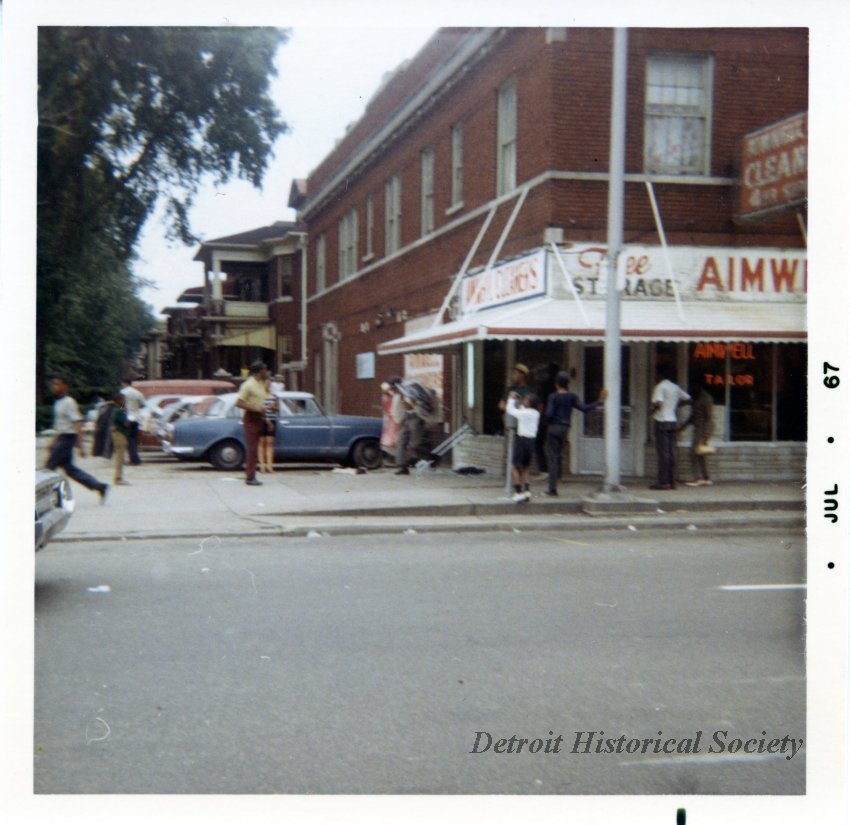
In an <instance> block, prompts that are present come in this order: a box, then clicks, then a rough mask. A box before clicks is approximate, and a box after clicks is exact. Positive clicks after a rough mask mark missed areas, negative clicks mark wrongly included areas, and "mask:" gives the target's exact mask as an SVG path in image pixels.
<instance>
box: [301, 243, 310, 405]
mask: <svg viewBox="0 0 850 825" xmlns="http://www.w3.org/2000/svg"><path fill="white" fill-rule="evenodd" d="M309 360H310V359H309V357H308V355H307V236H306V235H303V236H302V237H301V363H302V364H303V365H304V367H303V370H302V380H301V381H302V386H301V389H302V390H303V389H304V385H305V384H306V382H307V365H308V364H309Z"/></svg>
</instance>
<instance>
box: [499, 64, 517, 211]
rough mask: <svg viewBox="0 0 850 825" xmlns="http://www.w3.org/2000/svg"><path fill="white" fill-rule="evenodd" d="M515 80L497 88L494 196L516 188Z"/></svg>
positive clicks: (512, 79)
mask: <svg viewBox="0 0 850 825" xmlns="http://www.w3.org/2000/svg"><path fill="white" fill-rule="evenodd" d="M516 125H517V106H516V78H511V79H510V80H508V81H506V82H505V83H503V84H502V85H501V86H500V87H499V93H498V105H497V127H496V132H497V133H496V143H497V146H496V194H497V195H504V194H505V193H506V192H510V191H511V190H512V189H515V188H516V131H517V130H516Z"/></svg>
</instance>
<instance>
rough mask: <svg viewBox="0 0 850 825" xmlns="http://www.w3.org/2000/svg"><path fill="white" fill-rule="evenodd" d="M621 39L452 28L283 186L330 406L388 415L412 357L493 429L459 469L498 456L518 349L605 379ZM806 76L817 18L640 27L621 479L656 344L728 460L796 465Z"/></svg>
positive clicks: (314, 360)
mask: <svg viewBox="0 0 850 825" xmlns="http://www.w3.org/2000/svg"><path fill="white" fill-rule="evenodd" d="M612 50H613V31H612V30H610V29H552V28H548V29H547V28H534V29H530V28H516V29H491V28H487V29H478V28H476V29H443V30H440V31H439V32H437V33H436V34H435V35H434V36H433V37H432V38H431V40H430V41H429V42H428V43H427V44H426V45H425V46H424V47H423V49H422V50H421V51H420V52H419V53H418V54H417V55H415V56H413V57H412V58H411V59H410V60H409V61H408V62H406V63H405V64H403V65H402V66H401V67H399V68H398V69H397V70H396V71H395V72H394V73H393V74H392V75H391V76H390V77H388V79H387V80H386V82H385V83H384V85H383V87H382V88H381V89H379V90H378V92H377V93H376V94H375V96H374V97H373V99H372V100H371V101H370V102H369V104H368V106H367V108H366V111H365V113H364V115H363V116H362V118H361V119H360V120H359V121H358V122H357V123H356V124H354V125H353V126H352V128H350V130H349V131H348V132H347V133H346V135H345V136H344V138H343V139H342V140H341V141H340V142H339V143H338V145H337V146H336V147H335V149H334V150H333V151H332V152H331V153H330V154H329V155H328V156H327V157H326V158H325V159H324V160H323V161H322V162H321V163H320V164H319V166H318V167H317V168H316V169H315V170H314V171H313V172H312V174H311V175H310V177H309V178H308V179H307V181H306V183H305V182H303V181H299V182H297V185H294V186H293V189H292V193H291V195H290V206H292V207H294V208H296V209H297V210H298V216H299V220H300V221H302V222H303V224H304V225H305V226H306V230H307V238H308V242H307V249H306V255H305V257H304V267H305V269H304V272H303V275H304V283H305V284H306V292H305V302H306V318H307V334H306V347H307V351H306V352H304V353H301V354H300V356H299V358H300V359H301V360H302V361H306V363H307V370H306V372H305V379H306V388H307V389H312V390H314V391H315V392H316V393H317V394H318V395H319V397H320V398H321V399H322V400H323V402H324V403H325V405H326V406H327V407H328V408H330V409H331V410H344V411H345V412H347V413H356V414H374V413H375V411H376V408H377V404H378V397H379V384H380V381H381V380H382V379H383V378H384V377H386V376H388V375H391V374H407V375H413V374H416V375H417V376H419V377H420V378H422V380H424V381H426V382H430V383H432V384H433V385H434V386H435V387H437V388H438V389H439V390H440V392H441V396H442V403H443V405H444V410H445V416H446V428H447V429H456V428H457V427H458V426H459V425H460V424H461V423H462V422H464V421H468V422H469V423H471V424H472V425H473V427H474V428H475V429H476V431H477V432H478V433H479V435H478V436H477V437H476V438H474V439H470V440H468V441H466V442H464V445H463V448H462V449H459V450H458V453H457V455H456V456H455V460H456V462H462V463H466V462H470V463H476V464H478V465H479V466H488V467H489V466H492V467H493V468H498V467H499V466H500V463H501V449H502V440H501V439H500V438H499V437H498V434H499V432H500V430H501V426H502V422H501V417H500V415H499V413H498V411H497V403H498V401H499V399H500V397H501V395H502V393H503V392H504V388H505V386H506V382H507V379H508V375H509V371H510V367H511V365H512V364H513V363H515V362H517V361H519V362H522V363H525V364H526V365H528V366H529V367H530V368H531V371H532V376H533V381H534V382H535V383H540V382H542V381H543V379H544V377H545V375H546V372H547V370H548V368H549V365H551V364H556V365H558V366H559V367H561V368H564V369H567V370H568V371H569V372H570V374H571V375H572V377H573V388H574V389H575V390H576V391H577V392H578V393H579V394H580V395H582V396H583V397H589V398H593V397H595V396H596V395H597V394H598V391H599V389H600V388H601V382H602V339H603V336H604V323H605V322H604V304H605V300H604V294H605V291H606V284H605V277H604V267H603V264H604V261H605V254H606V249H605V242H606V232H607V229H606V224H607V196H608V174H607V169H608V156H609V128H610V106H611V102H610V99H611V75H612ZM807 88H808V37H807V32H806V31H805V30H803V29H708V30H682V29H631V30H629V33H628V99H627V116H626V121H627V126H626V147H627V148H626V188H625V218H624V244H625V246H624V253H623V255H622V257H621V259H620V270H621V274H620V276H619V277H618V280H619V281H620V283H619V284H618V288H621V289H622V304H621V306H622V310H621V314H622V320H621V328H622V341H623V361H622V363H623V385H622V388H621V394H622V404H623V419H622V427H621V430H622V434H623V445H622V450H621V454H622V458H623V471H624V473H625V474H626V475H630V474H636V475H644V474H651V473H652V472H653V469H654V468H653V462H654V451H653V450H652V449H651V447H650V446H648V439H649V437H650V433H651V426H650V422H649V420H648V415H647V411H648V407H649V397H650V394H651V389H652V384H653V375H654V371H655V366H656V365H657V364H659V363H667V364H669V365H670V366H671V367H672V368H673V369H674V371H675V373H676V375H677V376H678V381H679V383H680V384H682V385H687V384H688V383H689V381H691V380H694V379H699V381H700V382H701V383H703V384H707V385H708V388H709V391H710V392H711V393H712V395H713V397H714V401H715V418H716V421H715V424H716V438H717V441H718V445H719V452H718V455H717V456H716V458H715V464H716V467H717V475H718V477H721V478H722V477H723V476H724V475H725V476H726V477H734V476H736V475H739V474H746V475H747V477H763V478H781V477H794V478H796V477H800V476H801V475H802V472H803V458H802V457H803V455H804V453H805V445H804V441H805V433H806V405H805V387H806V345H805V341H806V331H805V293H806V277H807V273H806V253H805V220H806V212H805V151H806V147H805V139H806V138H805V129H806V115H805V113H806V111H807V107H808V97H807V94H808V92H807ZM780 121H782V122H783V125H782V126H780V127H777V128H774V129H773V130H772V131H770V132H768V133H765V134H766V136H762V137H761V138H758V137H757V136H756V138H753V134H754V133H755V132H757V130H760V129H763V128H764V127H767V126H770V125H772V124H776V123H778V122H780ZM747 136H750V140H749V142H747V141H745V138H746V137H747ZM745 144H746V145H747V146H749V149H750V150H752V152H754V153H755V154H754V157H755V159H754V160H752V161H751V162H749V163H746V162H745V159H744V155H743V152H744V149H745ZM759 152H761V154H760V155H759ZM792 178H794V181H793V185H792V184H790V183H788V181H789V180H791V179H792ZM654 205H655V206H656V209H655V210H654V209H653V206H654ZM602 433H603V424H602V412H601V411H599V412H596V413H592V414H589V415H588V416H585V417H584V418H583V419H580V420H579V421H577V422H574V424H573V427H572V432H571V436H570V438H571V450H570V466H571V470H572V472H575V473H598V472H601V470H602V461H603V455H604V450H603V439H602Z"/></svg>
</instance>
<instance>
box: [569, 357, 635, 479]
mask: <svg viewBox="0 0 850 825" xmlns="http://www.w3.org/2000/svg"><path fill="white" fill-rule="evenodd" d="M631 355H632V353H631V347H629V346H623V348H622V351H621V356H620V357H621V362H620V363H621V365H622V366H621V382H620V403H621V405H622V406H621V408H620V410H621V415H620V472H621V473H622V474H623V475H633V474H634V472H635V450H634V422H633V409H632V405H631V383H632V382H631V376H632V364H631ZM581 384H582V386H581V387H577V388H575V390H576V392H577V393H578V394H579V396H580V397H581V399H582V400H583V401H585V402H586V403H587V402H591V401H595V400H596V399H597V398H599V393H600V391H601V390H602V387H603V386H604V348H603V346H602V345H601V344H586V345H585V346H584V348H583V352H582V382H581ZM575 414H576V415H578V416H579V421H577V422H576V423H575V424H574V425H573V426H577V427H578V433H579V436H578V450H577V458H578V472H579V473H588V474H589V473H593V474H594V475H599V474H602V473H604V472H605V410H604V407H598V408H597V409H595V410H593V411H592V412H589V413H585V414H584V415H583V416H582V414H581V413H575ZM582 419H583V420H582Z"/></svg>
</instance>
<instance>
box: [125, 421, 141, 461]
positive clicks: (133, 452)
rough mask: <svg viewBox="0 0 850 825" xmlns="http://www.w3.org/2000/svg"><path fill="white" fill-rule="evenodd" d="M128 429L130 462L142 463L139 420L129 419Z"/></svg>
mask: <svg viewBox="0 0 850 825" xmlns="http://www.w3.org/2000/svg"><path fill="white" fill-rule="evenodd" d="M127 429H128V430H129V431H130V433H129V435H128V436H127V454H128V455H129V456H130V463H131V464H141V463H142V459H141V458H139V422H138V421H128V422H127Z"/></svg>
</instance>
